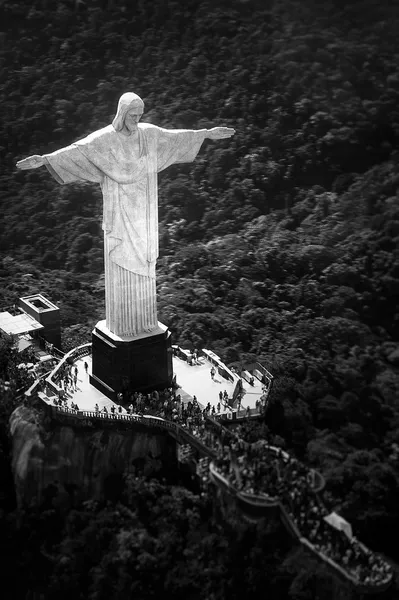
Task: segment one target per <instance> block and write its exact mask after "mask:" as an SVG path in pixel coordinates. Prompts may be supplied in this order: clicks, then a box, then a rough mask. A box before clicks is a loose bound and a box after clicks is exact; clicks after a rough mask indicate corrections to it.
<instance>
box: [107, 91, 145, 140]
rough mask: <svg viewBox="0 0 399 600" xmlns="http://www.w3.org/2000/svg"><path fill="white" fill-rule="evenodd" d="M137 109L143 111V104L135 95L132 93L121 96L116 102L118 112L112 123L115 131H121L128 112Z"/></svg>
mask: <svg viewBox="0 0 399 600" xmlns="http://www.w3.org/2000/svg"><path fill="white" fill-rule="evenodd" d="M132 109H138V110H141V111H143V110H144V102H143V101H142V99H141V98H140V96H138V95H137V94H134V93H133V92H127V93H126V94H122V96H121V97H120V98H119V102H118V110H117V111H116V115H115V118H114V120H113V121H112V125H113V126H114V129H115V130H116V131H121V130H122V129H123V126H124V123H125V117H126V113H128V112H129V110H132Z"/></svg>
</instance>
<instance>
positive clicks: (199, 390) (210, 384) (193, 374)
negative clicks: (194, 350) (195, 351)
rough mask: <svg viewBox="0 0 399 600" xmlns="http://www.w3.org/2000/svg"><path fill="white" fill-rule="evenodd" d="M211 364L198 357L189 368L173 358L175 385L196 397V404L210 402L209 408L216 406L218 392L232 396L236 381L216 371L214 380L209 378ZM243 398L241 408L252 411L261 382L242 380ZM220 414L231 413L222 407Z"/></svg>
mask: <svg viewBox="0 0 399 600" xmlns="http://www.w3.org/2000/svg"><path fill="white" fill-rule="evenodd" d="M211 368H212V363H211V362H210V361H209V360H208V359H207V358H206V356H200V357H199V358H198V361H197V363H195V364H193V365H192V366H190V365H189V364H188V362H187V361H185V360H183V359H181V358H179V357H176V356H175V357H173V372H174V373H175V374H176V381H177V384H178V385H180V386H181V387H182V388H183V389H184V391H185V392H187V393H188V394H189V395H190V396H196V397H197V399H198V402H199V403H200V404H203V405H204V406H206V405H207V404H208V402H210V404H211V406H214V407H215V409H216V406H217V404H218V402H219V392H222V393H223V392H224V391H225V390H226V392H227V393H228V395H229V398H231V397H232V396H233V392H234V389H235V386H236V380H235V381H234V383H233V382H231V381H229V380H228V379H226V378H224V377H222V376H221V375H219V373H218V372H217V369H216V375H215V376H214V379H213V380H212V378H211ZM242 382H243V391H244V396H243V399H242V401H241V406H242V407H243V408H247V406H249V408H251V409H254V408H255V403H256V401H257V400H260V398H261V396H262V394H263V392H262V384H261V382H260V381H259V380H258V379H256V378H254V385H253V386H251V385H249V383H247V382H246V381H245V379H243V380H242ZM221 412H222V413H225V412H231V411H230V408H226V407H224V408H223V409H222V411H221Z"/></svg>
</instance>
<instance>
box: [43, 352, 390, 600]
mask: <svg viewBox="0 0 399 600" xmlns="http://www.w3.org/2000/svg"><path fill="white" fill-rule="evenodd" d="M88 346H90V345H89V344H87V345H85V346H84V347H86V348H87V347H88ZM84 347H83V348H84ZM81 348H82V347H81ZM83 348H82V349H83ZM69 354H70V355H71V354H72V353H69ZM75 356H76V354H75ZM64 358H65V359H67V355H66V356H65V357H64ZM54 371H56V369H54ZM54 371H53V372H52V374H53V373H54ZM50 377H51V376H50ZM48 379H49V378H47V380H48ZM46 404H47V403H46ZM47 406H50V407H51V412H52V415H53V417H54V418H55V419H57V415H61V414H62V415H68V416H70V417H74V418H77V419H80V420H86V421H95V422H97V423H99V422H101V421H102V422H104V421H107V422H112V423H115V424H116V422H118V421H119V422H127V423H134V422H137V423H140V424H142V425H144V426H147V427H156V428H160V429H163V430H165V431H168V432H169V433H170V434H171V435H172V436H173V437H174V438H175V439H176V441H177V442H178V443H180V444H183V443H188V444H190V445H191V446H192V447H194V448H195V449H196V450H197V451H198V452H199V454H200V455H202V456H203V457H208V458H209V459H211V461H212V462H210V464H209V475H210V479H211V481H213V482H214V483H215V485H217V486H218V487H219V488H220V489H222V491H225V492H228V493H229V494H230V495H231V496H233V497H235V498H236V500H237V503H238V505H239V506H240V508H242V509H243V512H244V514H246V515H247V517H248V520H250V521H252V522H257V521H259V520H260V519H262V518H265V517H268V516H269V515H270V510H271V509H274V510H276V508H277V510H279V513H280V517H281V520H282V522H283V524H284V525H285V527H286V528H287V530H288V531H289V532H290V534H291V535H292V536H293V537H294V538H295V539H296V540H297V541H298V542H299V543H301V545H303V546H304V547H305V548H306V549H308V550H309V551H311V552H312V554H313V555H314V556H316V557H317V558H318V559H319V560H321V561H322V562H323V563H324V564H326V565H327V566H329V567H330V568H331V569H333V570H334V572H335V573H336V574H337V575H338V576H339V577H341V578H342V579H344V580H345V581H348V582H350V583H351V584H352V585H353V586H354V587H355V588H356V589H357V590H358V591H361V593H365V594H375V593H379V592H382V591H384V590H385V589H387V587H388V586H389V585H390V583H391V581H392V578H393V572H392V569H391V567H390V566H389V565H388V566H389V572H387V576H386V577H385V578H384V579H383V580H381V581H380V582H373V581H367V576H366V577H365V578H364V581H362V580H361V579H359V578H356V577H354V576H353V575H352V574H351V571H350V570H349V569H348V568H347V569H346V568H345V566H343V565H340V564H338V563H337V562H336V560H333V559H332V558H330V557H329V556H327V555H326V554H325V553H324V552H323V551H321V550H320V549H319V548H317V544H314V543H312V541H311V540H310V539H307V538H306V537H305V536H303V535H302V533H301V532H300V529H299V527H298V524H297V523H296V522H295V517H294V515H290V512H291V511H290V510H289V509H287V508H286V507H285V506H284V503H283V500H282V499H281V498H280V497H277V496H270V495H268V494H267V492H266V490H265V492H264V493H261V494H259V493H257V494H254V493H249V492H248V491H242V490H238V489H237V488H236V487H235V486H234V485H233V484H232V483H231V482H230V481H229V478H228V477H226V476H224V475H223V474H222V473H221V472H220V470H219V469H218V468H217V467H216V466H215V463H214V462H213V461H214V460H216V457H217V448H216V447H215V448H210V447H209V445H208V444H209V439H212V437H211V438H209V439H208V440H207V441H208V443H205V442H204V440H203V439H201V437H200V436H199V435H198V433H199V432H198V430H196V432H197V435H196V434H195V430H188V429H187V427H184V426H182V425H180V424H179V423H174V422H172V421H167V420H165V419H162V418H160V417H154V416H145V415H142V414H124V413H122V414H121V413H114V414H112V413H102V412H96V411H84V410H83V411H79V410H72V409H69V408H64V407H60V406H52V405H49V404H47ZM206 422H207V426H208V428H209V431H210V432H211V436H212V435H213V434H215V432H218V431H219V433H220V435H222V433H223V432H224V434H225V435H229V436H233V437H235V438H237V439H239V438H238V436H236V435H234V434H232V433H231V432H230V431H229V430H226V428H224V427H223V426H222V425H221V424H220V423H218V422H216V421H214V420H213V419H209V418H208V419H206ZM223 430H224V431H223ZM226 432H228V433H227V434H226ZM262 446H263V448H264V449H265V451H268V452H269V453H271V454H272V455H273V457H275V456H277V455H278V456H279V457H280V458H283V459H286V460H287V461H288V460H289V458H290V456H289V454H288V453H286V452H284V451H283V450H281V449H280V448H276V447H274V446H269V445H267V443H265V444H262ZM315 473H316V472H315ZM323 482H324V479H323ZM319 483H320V482H319ZM320 485H321V484H320ZM318 487H319V486H315V487H314V488H313V489H312V488H311V489H312V492H313V493H314V496H315V497H317V498H318V496H317V491H316V490H317V489H318ZM322 487H324V483H323V486H322ZM318 502H319V504H320V503H321V500H320V499H319V498H318ZM326 514H327V511H326ZM327 526H328V527H331V526H330V525H328V524H327ZM332 529H333V528H332ZM357 549H358V551H359V552H360V551H362V552H363V553H367V554H369V555H372V556H374V557H377V556H378V555H375V554H373V553H371V551H370V550H368V549H367V548H366V547H365V546H363V545H362V544H358V545H357ZM380 560H381V561H382V559H380ZM382 562H383V563H384V564H385V565H387V563H386V562H385V561H382ZM368 579H369V580H370V579H372V577H371V576H370V577H368Z"/></svg>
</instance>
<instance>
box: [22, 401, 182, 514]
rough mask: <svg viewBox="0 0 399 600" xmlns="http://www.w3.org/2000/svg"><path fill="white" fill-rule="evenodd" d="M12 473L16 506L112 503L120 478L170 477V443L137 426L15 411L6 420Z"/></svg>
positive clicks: (173, 456) (173, 445) (173, 448)
mask: <svg viewBox="0 0 399 600" xmlns="http://www.w3.org/2000/svg"><path fill="white" fill-rule="evenodd" d="M10 430H11V435H12V470H13V475H14V482H15V488H16V496H17V501H18V504H19V506H23V505H32V504H41V503H42V502H43V501H46V500H51V501H52V502H53V503H54V502H55V503H58V504H59V503H61V504H62V505H63V506H71V505H75V504H77V503H80V502H81V501H84V500H87V499H95V500H104V499H107V498H112V499H115V498H117V497H118V494H120V492H121V490H122V487H123V475H124V473H133V472H135V469H136V468H139V469H140V470H143V471H144V473H147V474H151V473H154V474H155V473H162V472H165V473H166V472H167V471H168V472H172V471H173V470H174V469H175V468H176V467H177V457H176V442H175V441H174V440H173V439H172V438H171V437H170V436H169V435H168V434H167V432H164V431H161V430H159V429H152V428H148V427H145V426H143V425H141V424H139V423H134V424H131V423H126V424H123V423H122V424H120V423H116V422H115V423H98V424H97V423H96V422H95V421H84V422H79V420H78V419H75V420H73V419H72V420H71V419H70V418H64V422H60V420H59V418H57V419H54V418H53V417H52V416H51V413H50V412H48V411H44V412H41V411H40V410H36V409H35V408H31V407H27V406H20V407H18V408H17V409H16V410H15V411H14V412H13V413H12V415H11V418H10Z"/></svg>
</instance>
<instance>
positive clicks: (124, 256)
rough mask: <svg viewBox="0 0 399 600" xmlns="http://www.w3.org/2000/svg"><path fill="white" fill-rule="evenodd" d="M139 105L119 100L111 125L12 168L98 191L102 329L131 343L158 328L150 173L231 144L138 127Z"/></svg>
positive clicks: (211, 135)
mask: <svg viewBox="0 0 399 600" xmlns="http://www.w3.org/2000/svg"><path fill="white" fill-rule="evenodd" d="M143 111H144V102H143V101H142V99H141V98H140V97H139V96H137V94H133V93H126V94H123V96H121V98H120V100H119V104H118V110H117V113H116V116H115V118H114V120H113V121H112V125H108V126H107V127H104V128H103V129H99V130H98V131H95V132H94V133H91V134H90V135H88V136H87V137H85V138H84V139H83V140H80V141H78V142H75V143H74V144H71V145H70V146H67V147H66V148H62V149H61V150H57V151H56V152H53V153H51V154H44V155H43V156H38V155H34V156H30V157H29V158H25V159H24V160H21V161H19V162H18V163H17V167H18V168H19V169H36V168H37V167H40V166H42V165H45V166H46V167H47V169H48V170H49V171H50V173H51V174H52V175H53V177H54V178H55V179H56V180H57V181H58V183H61V184H66V183H71V182H78V181H92V182H94V183H99V184H100V186H101V189H102V193H103V201H104V202H103V230H104V255H105V306H106V326H107V328H108V329H109V330H110V331H111V332H112V333H113V334H115V335H117V336H120V337H122V338H123V337H129V338H130V337H132V336H137V335H139V334H141V333H147V332H151V331H153V330H155V329H157V327H158V319H157V307H156V287H155V265H156V260H157V258H158V184H157V173H158V172H159V171H163V170H164V169H166V168H167V167H169V166H170V165H172V164H175V163H186V162H192V161H193V160H194V159H195V157H196V156H197V154H198V151H199V149H200V147H201V145H202V142H203V141H204V140H205V139H211V140H217V139H224V138H228V137H231V136H232V135H234V133H235V131H234V129H231V128H228V127H214V128H213V129H209V130H208V129H200V130H188V129H163V128H162V127H157V126H155V125H150V124H148V123H139V121H140V118H141V116H142V115H143Z"/></svg>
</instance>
